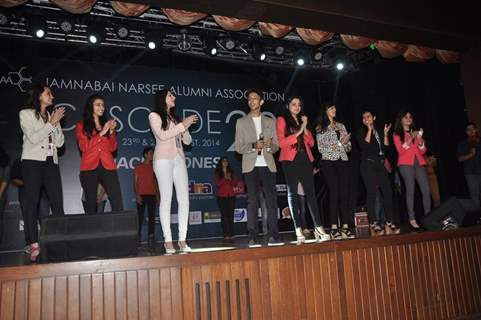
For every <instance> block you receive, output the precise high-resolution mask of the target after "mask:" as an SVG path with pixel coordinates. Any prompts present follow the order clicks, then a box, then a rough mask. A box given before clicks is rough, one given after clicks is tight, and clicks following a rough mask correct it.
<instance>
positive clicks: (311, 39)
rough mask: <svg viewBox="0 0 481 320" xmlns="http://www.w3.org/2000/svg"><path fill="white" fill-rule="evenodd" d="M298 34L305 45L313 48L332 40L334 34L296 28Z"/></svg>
mask: <svg viewBox="0 0 481 320" xmlns="http://www.w3.org/2000/svg"><path fill="white" fill-rule="evenodd" d="M296 31H297V34H298V35H299V37H301V39H302V40H304V42H305V43H307V44H309V45H311V46H317V45H319V44H321V43H323V42H326V41H328V40H330V39H331V38H332V37H333V36H334V33H333V32H327V31H321V30H314V29H306V28H296Z"/></svg>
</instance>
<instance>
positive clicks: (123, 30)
mask: <svg viewBox="0 0 481 320" xmlns="http://www.w3.org/2000/svg"><path fill="white" fill-rule="evenodd" d="M115 34H116V35H117V37H118V38H119V39H127V37H128V36H129V34H130V31H129V29H128V28H127V27H126V26H124V25H117V26H116V27H115Z"/></svg>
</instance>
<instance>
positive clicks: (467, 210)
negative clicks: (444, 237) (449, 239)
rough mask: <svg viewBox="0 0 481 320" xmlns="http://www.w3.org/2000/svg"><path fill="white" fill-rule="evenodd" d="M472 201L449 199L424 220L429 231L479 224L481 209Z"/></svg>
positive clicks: (423, 222) (424, 224)
mask: <svg viewBox="0 0 481 320" xmlns="http://www.w3.org/2000/svg"><path fill="white" fill-rule="evenodd" d="M471 202H472V201H471V200H464V199H456V198H455V197H451V198H449V199H448V200H447V201H445V202H443V203H442V204H441V206H440V207H438V208H435V209H434V210H432V211H431V212H430V213H428V214H427V215H426V216H425V217H424V218H423V220H422V224H423V226H424V227H425V228H426V229H427V230H450V229H456V228H459V227H461V226H471V225H474V224H477V223H479V217H480V214H481V211H480V208H477V207H476V206H475V205H474V204H472V203H471Z"/></svg>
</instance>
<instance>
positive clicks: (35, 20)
mask: <svg viewBox="0 0 481 320" xmlns="http://www.w3.org/2000/svg"><path fill="white" fill-rule="evenodd" d="M26 24H27V30H28V32H29V33H30V34H31V35H32V36H33V37H36V38H43V37H45V36H46V35H47V24H46V23H45V21H43V20H42V19H41V18H40V17H37V16H32V17H30V18H29V19H28V20H27V23H26Z"/></svg>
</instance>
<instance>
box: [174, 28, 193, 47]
mask: <svg viewBox="0 0 481 320" xmlns="http://www.w3.org/2000/svg"><path fill="white" fill-rule="evenodd" d="M177 48H179V50H181V51H189V50H190V48H192V38H191V37H190V36H189V35H188V34H187V29H182V30H180V37H179V41H178V43H177Z"/></svg>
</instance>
